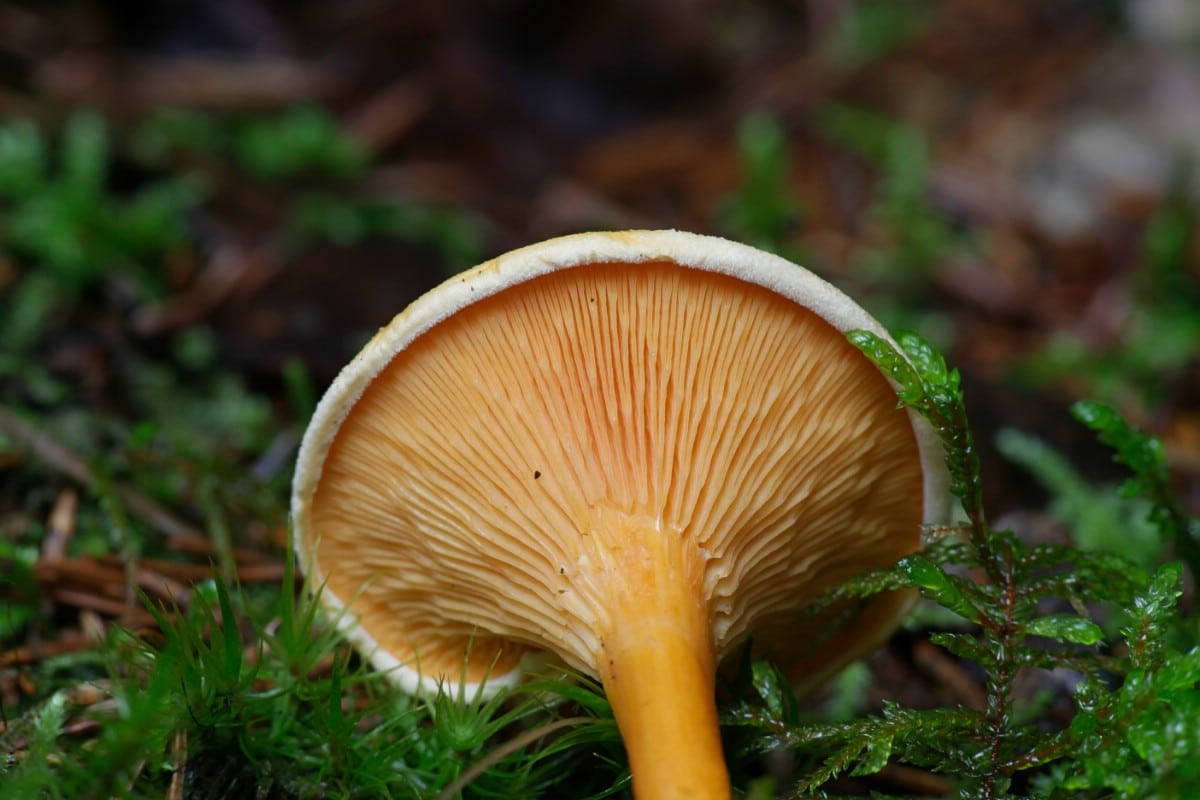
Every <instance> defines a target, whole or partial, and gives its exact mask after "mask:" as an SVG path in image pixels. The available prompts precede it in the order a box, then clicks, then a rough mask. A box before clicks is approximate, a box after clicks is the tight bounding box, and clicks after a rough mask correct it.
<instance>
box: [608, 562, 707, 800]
mask: <svg viewBox="0 0 1200 800" xmlns="http://www.w3.org/2000/svg"><path fill="white" fill-rule="evenodd" d="M661 588H664V587H661V585H660V589H661ZM655 599H656V600H658V601H663V600H667V603H666V605H667V606H672V605H674V606H675V608H676V609H678V610H684V612H685V613H683V614H682V615H679V614H661V613H655V614H651V615H649V616H642V617H641V618H640V619H639V618H637V616H634V617H633V618H630V617H628V616H627V617H626V618H625V619H624V620H622V621H620V622H618V623H617V630H615V631H613V632H611V633H610V634H609V635H608V636H606V637H605V640H604V645H605V653H604V655H605V656H606V657H607V661H606V662H603V663H602V664H601V665H600V666H601V676H602V682H603V684H604V689H605V692H606V693H607V695H608V699H609V702H610V703H612V708H613V714H614V715H615V716H616V719H617V727H618V728H620V730H621V738H622V739H623V740H624V742H625V750H626V752H627V753H628V754H629V766H630V770H631V771H632V773H633V793H634V796H635V797H636V798H637V800H682V799H683V798H689V800H729V773H728V772H727V771H726V768H725V760H724V757H723V755H722V751H721V734H720V729H719V727H718V726H717V708H716V700H715V698H714V693H715V686H714V681H715V664H714V657H713V646H712V635H711V633H709V632H708V631H707V630H705V629H704V628H703V627H702V625H701V624H697V623H703V620H702V619H696V618H697V617H701V616H702V615H701V614H699V613H697V610H694V609H693V610H691V613H687V610H686V609H684V608H681V606H680V604H677V603H672V602H670V600H671V599H672V598H663V597H661V596H659V597H657V598H655ZM673 599H675V600H680V601H683V600H686V599H687V598H683V597H677V598H673ZM655 605H659V604H658V603H655ZM659 609H661V606H659Z"/></svg>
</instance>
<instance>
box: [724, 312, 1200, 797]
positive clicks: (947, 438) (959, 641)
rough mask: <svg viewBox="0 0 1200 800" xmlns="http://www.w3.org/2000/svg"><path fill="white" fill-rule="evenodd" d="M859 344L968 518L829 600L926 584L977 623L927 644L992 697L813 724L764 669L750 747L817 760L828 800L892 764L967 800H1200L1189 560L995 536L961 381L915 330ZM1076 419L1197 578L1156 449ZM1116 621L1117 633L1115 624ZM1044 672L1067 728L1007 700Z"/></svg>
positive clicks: (1098, 418) (814, 790) (1199, 663)
mask: <svg viewBox="0 0 1200 800" xmlns="http://www.w3.org/2000/svg"><path fill="white" fill-rule="evenodd" d="M849 338H850V340H851V341H852V342H853V343H854V344H855V345H856V346H858V347H859V348H860V349H861V350H862V351H863V352H864V353H865V354H866V355H867V356H868V357H870V358H871V359H872V360H873V361H875V362H876V363H877V364H878V365H879V366H880V368H881V369H883V370H884V371H885V373H887V374H888V375H889V376H891V377H892V379H893V380H894V381H895V383H896V385H897V386H898V397H899V400H900V402H901V403H902V404H903V405H905V406H907V407H909V408H912V409H915V410H916V411H917V412H918V413H920V414H921V415H922V416H923V417H925V418H926V419H927V420H929V422H930V423H931V424H932V425H933V427H934V429H935V430H936V431H937V433H938V436H939V438H940V440H941V442H942V445H943V447H944V449H945V456H946V464H947V467H948V470H949V473H950V477H951V490H952V491H953V493H954V494H955V496H957V497H958V498H959V499H960V501H961V502H962V507H963V512H964V514H965V517H966V522H965V524H964V526H963V529H962V532H963V535H962V536H961V537H946V538H941V539H938V540H935V541H933V542H932V543H931V544H929V545H928V546H927V547H925V548H924V549H923V550H922V551H920V552H918V553H915V554H913V555H911V556H908V557H906V558H904V559H902V560H901V561H900V562H899V563H898V564H897V565H896V566H895V567H894V568H892V569H890V570H885V571H879V572H874V573H870V574H867V575H863V576H860V577H858V578H856V579H854V580H852V581H850V582H849V583H847V584H846V585H844V586H842V587H840V588H839V589H837V590H835V591H834V592H832V593H830V594H829V596H828V597H826V598H825V599H824V600H823V601H822V602H821V603H819V604H818V605H819V606H820V607H822V608H823V607H826V606H827V605H828V604H832V603H839V602H845V601H847V600H851V599H855V598H862V597H866V596H869V595H871V594H874V593H877V592H880V591H887V590H896V589H904V588H909V589H916V590H917V591H919V592H920V594H921V596H922V597H923V598H924V599H925V601H927V602H929V603H932V604H936V605H937V606H940V607H941V608H943V609H947V610H949V611H951V612H953V614H955V615H957V616H958V617H961V618H962V619H963V620H964V621H965V623H968V626H967V627H966V628H963V629H959V630H952V631H943V632H935V633H933V634H932V635H931V637H930V641H931V642H932V643H933V644H935V645H937V646H939V647H941V648H942V649H944V650H945V651H946V652H947V653H949V654H950V655H951V656H953V657H955V658H958V659H961V660H962V661H964V662H973V663H974V664H976V665H978V667H979V668H981V670H982V673H983V674H984V675H986V679H985V685H984V687H983V688H984V690H985V698H986V699H985V703H984V705H983V707H982V708H967V707H963V706H959V707H955V708H932V709H917V708H906V707H904V706H902V705H900V704H899V703H896V702H893V701H884V702H883V704H882V707H881V709H880V711H879V713H878V714H876V715H874V716H869V717H866V718H863V719H858V720H854V721H850V722H836V723H823V722H816V723H814V722H811V721H809V720H806V719H805V718H804V716H803V715H802V714H801V713H800V711H798V709H799V708H800V707H801V706H800V704H799V703H798V702H797V700H796V698H795V697H794V696H792V695H791V689H790V688H789V684H788V682H787V681H785V680H782V679H781V676H779V675H778V674H777V673H775V672H773V671H772V670H770V669H769V668H767V667H765V666H759V667H756V668H755V669H754V671H753V687H754V690H755V692H756V695H757V696H756V697H755V698H753V699H752V700H748V701H746V702H743V703H740V704H738V705H736V706H735V707H734V708H732V709H730V710H729V712H728V713H727V715H726V719H727V721H728V722H729V723H730V724H732V725H736V726H740V727H743V728H748V729H750V730H751V731H752V732H753V735H752V737H751V739H752V741H753V742H754V743H755V744H753V745H751V748H752V749H753V748H755V747H756V748H758V749H760V750H769V749H777V748H784V749H787V750H790V751H792V752H793V753H795V754H796V755H797V756H799V757H800V758H801V759H802V761H803V763H807V764H809V765H810V766H809V768H808V769H807V771H806V773H805V774H804V776H803V777H802V779H801V780H799V781H798V783H797V785H796V786H795V787H794V791H795V792H796V796H805V797H814V796H815V797H830V796H832V795H831V794H829V793H828V786H829V784H830V781H832V780H833V779H835V778H837V777H839V776H842V775H850V776H864V775H871V774H874V773H877V772H879V771H880V770H881V769H883V768H884V767H885V766H886V765H888V764H889V763H902V764H906V765H910V766H914V767H919V768H922V769H925V770H929V771H931V772H934V773H938V774H940V775H942V776H945V777H946V778H948V779H950V780H951V782H952V783H953V785H954V786H955V789H956V792H957V796H959V797H970V798H1000V797H1005V798H1012V797H1030V798H1033V797H1039V798H1065V797H1071V798H1092V797H1096V798H1100V797H1111V796H1114V793H1115V794H1116V795H1117V796H1122V797H1142V796H1147V797H1148V796H1160V797H1182V796H1200V795H1196V794H1195V793H1197V792H1200V767H1198V766H1194V765H1195V764H1200V732H1198V731H1200V728H1198V726H1196V725H1195V722H1194V720H1195V719H1197V718H1200V689H1198V688H1197V682H1198V681H1200V647H1197V642H1196V641H1195V636H1194V633H1190V632H1189V631H1190V630H1191V629H1189V628H1188V627H1187V626H1185V625H1183V624H1182V622H1181V618H1180V609H1179V604H1178V598H1179V596H1180V593H1181V591H1182V589H1181V586H1182V573H1183V567H1182V565H1181V564H1179V563H1166V564H1161V565H1158V566H1157V567H1156V568H1155V569H1152V570H1145V569H1143V568H1141V567H1139V566H1137V565H1136V564H1133V563H1131V562H1130V561H1129V560H1127V559H1125V558H1122V557H1120V556H1117V555H1114V554H1111V553H1105V552H1099V551H1083V550H1079V549H1076V548H1074V547H1069V546H1059V545H1046V544H1040V545H1031V544H1027V543H1026V542H1024V541H1023V540H1022V539H1020V538H1019V537H1018V536H1016V535H1015V534H1014V533H1012V532H1010V531H1001V530H994V529H992V528H991V527H990V526H989V524H988V522H987V516H986V514H985V512H984V508H983V500H982V498H983V493H982V483H981V479H980V470H979V458H978V452H977V450H976V448H975V444H974V440H973V437H972V434H971V430H970V428H969V426H968V420H967V414H966V408H965V404H964V400H963V393H962V390H961V387H960V384H959V379H958V374H957V372H956V371H954V370H952V369H950V368H948V367H947V365H946V362H945V360H944V359H943V358H942V357H941V355H940V354H939V353H937V352H936V351H935V350H934V349H933V348H932V347H931V346H930V345H929V344H928V343H927V342H925V341H924V340H922V339H920V337H918V336H916V335H913V334H905V335H901V336H899V337H897V342H898V344H899V348H900V349H899V350H897V349H895V348H893V347H892V345H890V344H889V343H888V342H886V341H884V340H882V339H880V338H879V337H877V336H875V335H873V334H871V333H868V332H864V331H855V332H852V333H851V334H849ZM1074 412H1075V414H1076V416H1077V417H1078V418H1079V419H1081V420H1082V421H1083V422H1085V423H1086V424H1088V425H1089V426H1090V427H1092V428H1093V429H1094V430H1096V431H1097V432H1098V433H1099V435H1100V439H1101V441H1103V442H1105V443H1106V444H1109V445H1110V446H1112V447H1113V448H1114V449H1115V450H1116V452H1117V455H1116V457H1117V458H1118V459H1119V460H1120V461H1122V462H1123V463H1125V464H1127V465H1128V466H1129V467H1130V468H1131V469H1132V470H1133V472H1134V477H1133V478H1132V479H1131V480H1130V481H1129V482H1128V483H1127V484H1126V487H1125V492H1126V493H1128V494H1133V493H1138V494H1141V495H1144V496H1147V497H1149V498H1150V499H1151V500H1152V501H1153V503H1154V510H1153V511H1152V512H1151V521H1152V522H1153V523H1154V524H1155V525H1156V526H1157V527H1158V528H1159V530H1160V532H1161V533H1162V535H1163V536H1164V537H1167V538H1169V539H1170V540H1172V541H1173V542H1174V543H1175V546H1176V548H1177V551H1178V553H1179V554H1180V556H1181V557H1183V559H1184V560H1185V561H1186V562H1188V566H1189V568H1193V561H1192V557H1193V550H1192V548H1194V547H1195V543H1196V538H1197V537H1196V527H1195V526H1196V524H1197V523H1196V521H1195V520H1194V519H1191V518H1190V517H1188V516H1187V514H1186V513H1185V512H1184V510H1183V508H1182V506H1181V504H1180V503H1179V502H1178V500H1177V499H1176V498H1175V497H1174V496H1173V495H1172V493H1171V491H1170V483H1169V481H1168V479H1167V473H1166V466H1165V460H1164V459H1163V458H1162V454H1161V445H1159V444H1158V443H1157V442H1156V440H1154V439H1152V438H1150V437H1148V436H1146V435H1145V434H1144V433H1142V432H1140V431H1138V430H1137V429H1136V428H1133V427H1132V426H1130V425H1128V424H1127V423H1126V422H1125V421H1124V420H1122V419H1121V418H1120V417H1119V415H1117V414H1116V412H1115V411H1113V410H1112V409H1110V408H1107V407H1104V406H1100V405H1098V404H1092V403H1081V404H1078V405H1077V406H1076V407H1075V409H1074ZM1112 619H1116V620H1121V622H1120V623H1119V624H1107V625H1106V624H1104V623H1108V622H1110V620H1112ZM1037 670H1041V671H1051V670H1055V671H1059V673H1060V674H1061V675H1065V676H1067V680H1069V681H1070V682H1071V683H1073V686H1074V688H1073V692H1072V694H1073V700H1074V704H1075V709H1074V714H1073V716H1072V717H1071V719H1070V722H1069V723H1068V724H1067V725H1066V726H1065V727H1062V728H1061V729H1058V730H1053V729H1048V727H1047V726H1046V725H1045V723H1044V719H1041V717H1040V716H1039V715H1038V714H1036V713H1032V710H1031V709H1030V708H1028V707H1027V706H1028V705H1029V703H1030V701H1027V700H1023V699H1021V698H1019V697H1018V696H1017V693H1016V692H1015V691H1014V688H1015V682H1016V680H1017V678H1018V676H1019V675H1022V674H1024V673H1028V672H1030V671H1037ZM1039 720H1041V722H1039ZM1163 787H1167V788H1168V789H1169V791H1167V792H1166V793H1162V789H1163ZM880 796H882V795H880Z"/></svg>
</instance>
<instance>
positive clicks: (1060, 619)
mask: <svg viewBox="0 0 1200 800" xmlns="http://www.w3.org/2000/svg"><path fill="white" fill-rule="evenodd" d="M1025 631H1026V632H1027V633H1029V634H1031V635H1033V636H1045V637H1046V638H1047V639H1057V640H1058V641H1061V642H1071V643H1072V644H1084V645H1090V644H1098V643H1099V642H1102V641H1104V631H1103V630H1101V629H1100V626H1099V625H1097V624H1096V623H1094V622H1092V621H1091V620H1090V619H1087V618H1086V617H1080V616H1076V615H1075V614H1050V615H1047V616H1045V617H1038V618H1037V619H1035V620H1032V621H1031V622H1030V623H1029V624H1028V625H1027V626H1026V627H1025Z"/></svg>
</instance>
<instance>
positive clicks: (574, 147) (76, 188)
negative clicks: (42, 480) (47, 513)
mask: <svg viewBox="0 0 1200 800" xmlns="http://www.w3.org/2000/svg"><path fill="white" fill-rule="evenodd" d="M1198 60H1200V7H1197V6H1196V4H1195V3H1191V2H1187V0H1125V1H1122V0H1056V2H1041V1H1040V0H972V1H970V2H968V1H967V0H941V1H938V0H874V1H870V0H861V1H859V2H851V1H849V0H808V2H703V1H701V0H694V1H693V2H685V1H684V0H667V1H665V2H658V3H650V4H646V3H635V2H576V3H569V4H568V3H557V2H501V1H500V0H495V1H493V2H478V3H469V2H441V3H438V2H405V3H399V2H384V1H383V0H349V1H348V2H338V3H323V2H293V3H271V2H267V1H266V0H208V1H207V2H188V1H187V0H162V1H161V2H155V3H152V4H145V3H137V2H109V3H98V2H37V3H14V2H4V3H0V115H2V117H3V120H4V127H3V133H2V135H0V213H2V214H3V224H2V225H0V291H2V292H3V295H2V301H3V303H4V308H3V312H4V313H3V319H4V322H3V323H0V333H2V334H3V335H4V337H5V340H6V342H7V347H6V348H5V350H6V351H8V352H7V353H6V355H5V360H6V363H5V365H4V369H5V371H6V373H7V375H6V376H5V380H6V384H5V391H6V394H8V395H9V396H10V397H13V398H20V397H21V396H22V395H28V394H29V393H30V392H31V391H33V388H32V387H31V386H28V385H22V384H24V383H28V382H29V381H30V380H32V378H31V376H30V375H29V374H28V370H23V369H22V368H21V363H20V362H21V359H22V358H27V359H32V360H33V361H34V362H36V366H37V370H35V371H46V372H48V373H50V374H48V375H47V376H46V377H47V379H48V380H47V381H45V383H53V382H55V381H58V382H59V383H62V384H64V387H60V388H66V389H67V390H68V391H69V392H71V393H72V394H73V395H74V396H76V397H78V399H79V400H80V401H83V402H101V403H111V402H118V401H119V400H118V398H114V397H111V396H110V394H109V391H110V388H111V383H112V379H111V376H110V375H109V374H108V371H109V369H110V367H111V360H112V359H113V358H118V359H119V358H120V356H119V352H120V350H121V348H124V347H131V348H133V349H135V350H143V349H151V350H153V349H155V348H163V347H184V348H186V347H189V346H190V347H193V348H194V349H199V350H202V351H205V352H207V350H208V349H211V351H212V352H211V354H210V356H211V358H212V359H213V360H214V363H216V362H219V363H220V364H222V365H223V366H225V367H227V368H229V369H232V370H235V371H237V372H238V373H239V374H241V375H243V376H245V377H246V378H247V379H248V380H250V381H251V382H253V383H255V385H257V386H261V387H263V388H266V389H272V387H273V385H274V384H275V383H276V382H277V381H278V376H279V375H280V374H281V373H282V371H283V367H284V365H285V364H287V363H296V364H303V365H304V367H305V368H306V369H307V370H309V371H310V372H311V375H312V376H313V380H314V384H315V386H316V387H317V388H318V389H319V388H321V387H323V385H324V384H325V383H326V382H327V381H328V380H329V379H330V377H331V376H332V375H333V374H334V373H335V371H336V369H337V368H338V367H339V366H340V365H341V364H342V363H344V362H345V361H346V360H347V359H348V358H349V357H350V355H352V354H353V352H354V351H355V350H356V348H357V345H358V343H359V342H361V341H362V339H363V337H364V336H366V335H367V334H368V333H369V332H370V331H372V330H374V329H375V328H376V327H378V326H379V325H381V324H383V323H385V322H386V321H387V320H388V319H390V318H391V316H392V315H394V314H395V313H396V312H398V311H399V310H400V309H402V308H403V307H404V306H405V305H406V304H407V303H408V302H409V301H411V300H412V299H413V298H414V297H416V296H417V295H418V294H419V293H420V292H422V291H424V290H425V289H427V288H429V287H430V286H432V285H434V284H435V283H437V282H439V281H440V280H442V279H443V278H445V277H446V276H447V275H449V274H452V273H453V272H454V271H457V270H459V269H462V268H464V267H467V266H469V265H471V264H473V263H475V262H477V261H479V260H482V259H484V258H486V257H490V256H492V255H495V254H497V253H499V252H503V251H505V250H507V249H511V248H513V247H516V246H520V245H522V244H526V243H530V242H533V241H536V240H540V239H543V238H546V237H549V236H553V235H557V234H562V233H568V232H572V231H579V230H586V229H596V228H624V227H648V228H658V227H672V228H682V229H687V230H693V231H699V232H706V233H717V234H721V235H725V236H729V237H732V238H736V239H739V240H743V241H747V242H751V243H753V244H756V245H759V246H761V247H765V248H769V249H773V250H776V251H778V252H780V253H782V254H784V255H786V256H788V257H790V258H792V259H794V260H796V261H798V262H800V263H802V264H804V265H806V266H808V267H809V268H811V269H813V270H814V271H816V272H818V273H820V274H821V275H823V276H824V277H826V278H828V279H830V280H831V281H833V282H834V283H836V284H838V285H839V286H841V287H842V288H843V289H845V290H846V291H848V292H849V293H850V294H852V295H853V296H854V297H856V298H857V299H859V300H860V302H862V303H863V304H864V305H865V306H866V307H867V308H868V309H869V310H871V311H872V312H873V313H874V314H876V315H877V316H878V317H879V318H880V319H881V320H882V321H883V322H884V323H885V324H887V325H889V326H900V327H905V328H913V329H916V330H918V331H919V332H921V333H922V334H924V335H925V336H926V337H928V338H930V339H932V340H933V341H934V342H935V343H936V344H938V345H940V346H941V347H943V348H944V349H945V350H946V351H947V352H948V355H949V356H950V358H951V360H952V362H953V363H954V364H956V365H957V366H958V367H959V368H960V369H962V371H963V372H964V373H965V374H966V376H967V378H968V386H969V390H970V395H971V396H970V401H971V403H972V407H973V409H974V411H975V416H976V422H977V424H981V425H985V426H986V425H990V424H992V419H993V418H995V417H1001V418H1003V419H1004V421H1005V423H1004V424H1007V425H1011V426H1016V427H1024V428H1029V429H1036V430H1038V431H1040V432H1041V433H1042V434H1044V435H1047V436H1051V437H1052V438H1053V437H1069V436H1070V432H1069V431H1064V430H1058V427H1059V426H1058V421H1059V420H1064V419H1066V417H1065V416H1064V412H1063V410H1062V408H1063V407H1064V406H1065V404H1066V403H1067V401H1069V400H1072V399H1075V398H1077V397H1080V396H1085V395H1086V396H1094V397H1101V398H1103V399H1108V400H1110V401H1112V402H1115V403H1117V404H1118V405H1119V406H1120V407H1121V408H1122V409H1123V410H1125V411H1127V412H1128V413H1130V414H1132V415H1133V417H1134V418H1135V419H1137V420H1138V421H1140V422H1142V423H1144V424H1147V425H1149V426H1150V427H1151V428H1153V429H1154V430H1155V431H1156V432H1158V433H1160V434H1162V435H1164V436H1165V437H1166V438H1167V441H1168V444H1169V445H1170V446H1171V448H1172V449H1173V452H1174V453H1175V454H1176V456H1177V458H1178V459H1179V460H1180V462H1181V463H1183V464H1185V466H1186V467H1187V469H1188V470H1190V471H1191V474H1192V475H1194V474H1195V470H1196V469H1197V461H1198V459H1200V455H1197V452H1198V450H1200V444H1198V439H1200V433H1198V432H1197V431H1198V428H1197V425H1198V421H1197V416H1196V414H1197V406H1198V405H1200V403H1198V402H1197V400H1198V399H1200V386H1198V383H1200V379H1198V378H1197V375H1198V374H1200V370H1198V369H1197V364H1198V362H1197V342H1198V341H1200V311H1198V310H1197V309H1198V308H1200V302H1198V298H1200V289H1198V283H1200V271H1198V270H1200V268H1198V266H1197V264H1198V263H1200V258H1198V252H1200V251H1198V249H1197V241H1196V237H1195V236H1194V231H1193V229H1194V219H1195V213H1196V189H1197V185H1198V178H1197V174H1196V170H1195V161H1196V156H1197V151H1198V150H1200V136H1197V131H1200V70H1198V68H1197V67H1198ZM33 273H37V275H34V274H33ZM33 277H36V278H37V280H36V281H34V283H35V284H36V285H34V286H32V287H31V286H30V285H29V281H28V280H27V279H29V278H33ZM18 306H19V307H18ZM31 306H36V308H31ZM35 317H36V318H37V319H36V320H34V319H33V318H35ZM39 325H42V326H45V325H50V327H52V328H54V329H55V336H52V337H50V338H51V341H45V340H43V339H42V337H39V336H36V335H35V334H34V332H33V331H34V330H35V329H38V326H39ZM181 338H182V339H184V340H187V341H184V342H182V343H181V342H180V341H179V340H180V339H181ZM35 339H37V340H38V341H37V343H36V344H35V343H34V341H33V340H35ZM189 342H190V344H189ZM114 348H115V349H114ZM193 355H195V354H193ZM26 366H28V365H26ZM51 378H53V380H49V379H51ZM35 382H36V381H35ZM44 388H46V387H44ZM1059 443H1060V444H1061V445H1063V446H1070V445H1071V444H1072V443H1071V441H1069V440H1067V439H1061V438H1060V442H1059ZM1002 488H1003V487H1002V486H999V485H996V484H993V489H994V490H997V491H999V490H1000V489H1002Z"/></svg>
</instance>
